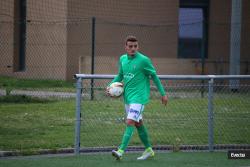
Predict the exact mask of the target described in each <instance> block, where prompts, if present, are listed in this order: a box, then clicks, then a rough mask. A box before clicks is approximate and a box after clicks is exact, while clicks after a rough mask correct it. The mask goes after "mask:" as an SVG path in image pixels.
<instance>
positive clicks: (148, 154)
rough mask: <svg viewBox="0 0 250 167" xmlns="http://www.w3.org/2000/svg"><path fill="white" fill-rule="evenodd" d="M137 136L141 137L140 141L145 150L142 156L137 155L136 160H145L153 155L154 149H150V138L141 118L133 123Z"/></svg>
mask: <svg viewBox="0 0 250 167" xmlns="http://www.w3.org/2000/svg"><path fill="white" fill-rule="evenodd" d="M135 126H136V128H137V131H138V135H139V138H140V139H141V141H142V143H143V144H144V146H145V151H144V152H143V154H142V156H140V157H138V158H137V159H138V160H145V159H148V158H151V157H154V151H153V149H152V146H151V143H150V138H149V135H148V131H147V128H146V127H145V125H144V124H143V121H142V119H141V120H140V122H139V123H136V124H135Z"/></svg>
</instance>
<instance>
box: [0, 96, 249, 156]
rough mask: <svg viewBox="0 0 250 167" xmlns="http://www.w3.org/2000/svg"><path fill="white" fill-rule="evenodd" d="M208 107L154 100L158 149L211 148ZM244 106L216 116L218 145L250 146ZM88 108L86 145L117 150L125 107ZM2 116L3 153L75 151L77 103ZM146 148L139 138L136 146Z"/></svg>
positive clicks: (21, 107) (2, 109) (27, 107)
mask: <svg viewBox="0 0 250 167" xmlns="http://www.w3.org/2000/svg"><path fill="white" fill-rule="evenodd" d="M234 101H236V100H234ZM190 103H191V104H192V105H191V106H190V105H189V104H190ZM204 103H206V101H205V100H193V99H175V100H173V101H172V102H170V103H169V105H168V107H167V108H164V106H162V105H160V102H159V101H158V100H152V102H151V103H150V105H148V106H147V109H146V110H145V124H146V125H147V127H148V129H149V132H150V136H151V139H152V142H153V144H154V145H162V144H164V145H173V144H175V142H176V139H177V138H178V139H180V140H181V142H180V144H189V145H192V144H207V142H208V141H207V138H208V137H207V136H208V133H207V112H206V108H205V107H204ZM217 103H218V104H219V103H220V101H217ZM243 104H244V105H243ZM243 104H242V103H234V107H238V110H237V111H234V112H232V113H231V112H230V113H223V112H217V113H215V116H216V117H215V126H214V128H215V137H214V139H215V143H218V144H247V143H250V133H246V132H247V131H248V130H249V129H250V122H249V113H248V112H247V111H248V110H247V111H246V108H249V107H250V106H249V103H243ZM222 105H223V103H222V104H220V107H222ZM224 105H226V106H227V107H228V105H227V104H224ZM218 106H219V105H218ZM194 108H195V109H194ZM82 109H83V110H82V119H83V121H82V126H81V146H82V147H103V146H117V145H118V144H119V142H120V140H121V136H122V133H123V128H124V123H123V121H122V117H123V104H122V102H121V101H119V100H111V101H110V100H109V101H83V103H82ZM165 110H166V111H165ZM0 117H1V119H0V124H1V126H0V132H1V133H0V139H1V140H0V149H1V150H19V151H24V152H25V151H28V152H29V151H31V152H32V151H34V150H39V149H59V148H72V147H73V146H74V132H75V131H74V128H75V100H74V99H72V100H61V101H52V102H46V103H24V104H23V103H4V104H3V105H1V106H0ZM234 124H237V125H242V127H237V126H234ZM140 144H141V142H140V141H139V138H138V136H137V134H135V135H134V136H133V139H132V141H131V145H140Z"/></svg>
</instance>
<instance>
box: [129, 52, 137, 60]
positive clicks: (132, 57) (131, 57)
mask: <svg viewBox="0 0 250 167" xmlns="http://www.w3.org/2000/svg"><path fill="white" fill-rule="evenodd" d="M137 54H138V52H136V53H135V54H134V56H130V55H128V54H127V58H128V60H131V59H134V58H135V57H136V56H137Z"/></svg>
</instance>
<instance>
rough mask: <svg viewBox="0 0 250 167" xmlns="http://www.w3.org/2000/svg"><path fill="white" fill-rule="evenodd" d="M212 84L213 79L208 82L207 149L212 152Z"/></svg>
mask: <svg viewBox="0 0 250 167" xmlns="http://www.w3.org/2000/svg"><path fill="white" fill-rule="evenodd" d="M213 84H214V79H213V78H211V79H210V80H209V81H208V147H209V151H210V152H212V151H213V149H214V148H213V145H214V131H213Z"/></svg>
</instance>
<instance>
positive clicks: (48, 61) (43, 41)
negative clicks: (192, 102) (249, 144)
mask: <svg viewBox="0 0 250 167" xmlns="http://www.w3.org/2000/svg"><path fill="white" fill-rule="evenodd" d="M242 2H243V14H242V38H241V41H242V45H241V46H242V47H241V60H242V61H249V59H250V58H249V55H250V50H249V49H248V48H249V46H250V44H249V43H250V39H249V38H248V36H249V35H250V34H249V33H250V31H249V29H250V27H249V26H250V23H249V21H248V20H249V16H250V12H249V11H250V10H249V6H250V2H249V1H248V0H243V1H242ZM0 4H1V5H0V9H1V11H3V13H5V14H6V15H1V16H0V19H1V23H4V24H2V25H1V26H0V35H1V39H4V40H2V45H0V51H1V56H0V73H1V75H12V76H17V77H27V78H40V79H45V78H46V79H50V78H53V79H63V80H65V79H67V80H71V79H72V76H73V74H75V73H91V56H92V21H93V20H92V18H93V17H95V19H96V20H95V50H94V51H95V71H94V72H95V73H99V74H115V73H116V72H117V61H118V59H119V56H120V55H121V54H123V53H124V38H125V37H126V36H127V35H130V34H133V35H136V36H137V37H138V39H139V42H140V51H141V52H143V53H144V54H146V55H148V56H149V57H150V58H151V59H152V60H153V64H154V65H155V66H156V68H157V71H158V73H159V74H200V73H201V64H200V62H199V60H198V59H179V58H177V48H178V8H179V0H158V1H152V0H137V1H132V0H127V1H121V0H109V1H103V0H91V1H90V0H84V1H83V0H70V1H69V0H53V1H51V0H42V1H34V0H27V8H28V9H27V37H26V70H25V71H24V72H14V71H15V70H14V62H15V61H17V60H15V58H16V55H17V54H18V53H17V50H15V49H14V48H15V47H16V46H17V44H18V43H17V42H16V41H15V39H14V18H13V16H14V0H1V2H0ZM209 8H210V11H209V29H208V34H209V36H208V50H207V51H208V59H207V60H206V66H205V67H206V69H205V72H206V74H228V69H229V68H228V63H229V55H230V17H231V2H230V3H229V1H228V0H220V1H217V0H210V7H209ZM246 67H247V65H245V64H243V65H242V74H245V73H247V69H248V68H246ZM249 68H250V67H249Z"/></svg>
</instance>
